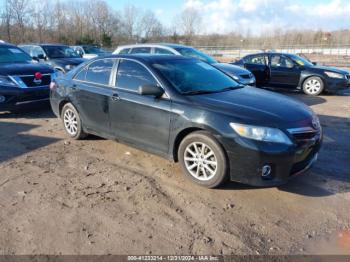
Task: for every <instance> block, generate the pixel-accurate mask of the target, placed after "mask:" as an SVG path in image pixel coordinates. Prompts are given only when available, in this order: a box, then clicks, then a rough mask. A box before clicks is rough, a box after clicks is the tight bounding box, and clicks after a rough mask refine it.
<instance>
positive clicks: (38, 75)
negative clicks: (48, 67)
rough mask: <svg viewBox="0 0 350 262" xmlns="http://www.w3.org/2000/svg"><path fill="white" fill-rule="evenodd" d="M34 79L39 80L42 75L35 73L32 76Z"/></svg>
mask: <svg viewBox="0 0 350 262" xmlns="http://www.w3.org/2000/svg"><path fill="white" fill-rule="evenodd" d="M34 77H35V79H37V80H38V79H41V78H42V77H43V75H42V73H40V72H36V73H35V74H34Z"/></svg>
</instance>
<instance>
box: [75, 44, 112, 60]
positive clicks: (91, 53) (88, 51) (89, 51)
mask: <svg viewBox="0 0 350 262" xmlns="http://www.w3.org/2000/svg"><path fill="white" fill-rule="evenodd" d="M71 48H72V49H73V50H74V51H75V52H77V53H78V54H79V55H80V56H81V57H82V58H85V59H92V58H95V57H98V56H106V55H110V54H111V52H108V51H106V50H104V49H102V48H101V47H99V46H96V45H75V46H71Z"/></svg>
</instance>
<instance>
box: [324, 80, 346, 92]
mask: <svg viewBox="0 0 350 262" xmlns="http://www.w3.org/2000/svg"><path fill="white" fill-rule="evenodd" d="M347 88H350V79H335V78H327V80H326V90H327V91H338V90H344V89H347Z"/></svg>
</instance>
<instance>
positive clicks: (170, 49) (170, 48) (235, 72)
mask: <svg viewBox="0 0 350 262" xmlns="http://www.w3.org/2000/svg"><path fill="white" fill-rule="evenodd" d="M113 54H130V55H135V54H153V55H154V54H159V55H180V56H186V57H193V58H197V59H200V60H202V61H205V62H207V63H208V64H211V65H212V66H214V67H216V68H217V69H219V70H221V71H223V72H225V73H226V74H228V75H229V76H231V77H232V78H233V79H234V80H236V82H238V83H240V84H242V85H251V86H255V77H254V75H253V74H252V73H251V72H250V71H248V70H246V69H244V68H241V67H239V66H235V65H231V64H227V63H219V62H218V61H216V60H215V59H214V58H212V57H210V56H208V55H206V54H204V53H202V52H201V51H199V50H197V49H195V48H193V47H190V46H185V45H178V44H137V45H125V46H119V47H118V48H117V49H116V50H115V51H114V52H113Z"/></svg>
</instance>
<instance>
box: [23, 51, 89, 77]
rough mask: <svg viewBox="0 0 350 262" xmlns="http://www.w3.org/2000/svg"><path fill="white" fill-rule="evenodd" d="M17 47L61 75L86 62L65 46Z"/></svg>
mask: <svg viewBox="0 0 350 262" xmlns="http://www.w3.org/2000/svg"><path fill="white" fill-rule="evenodd" d="M19 47H20V48H22V49H23V50H24V51H26V52H27V53H28V54H29V55H30V56H31V57H32V58H33V59H34V60H37V61H38V62H40V63H45V64H48V65H50V66H52V67H53V68H55V69H56V70H57V71H58V72H62V73H67V72H68V71H70V70H72V69H73V68H74V67H76V66H78V65H80V64H81V63H83V62H85V61H86V59H83V58H81V56H80V55H79V54H78V53H76V52H75V51H74V50H73V49H72V48H70V47H69V46H66V45H58V44H38V45H36V44H28V45H19Z"/></svg>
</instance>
